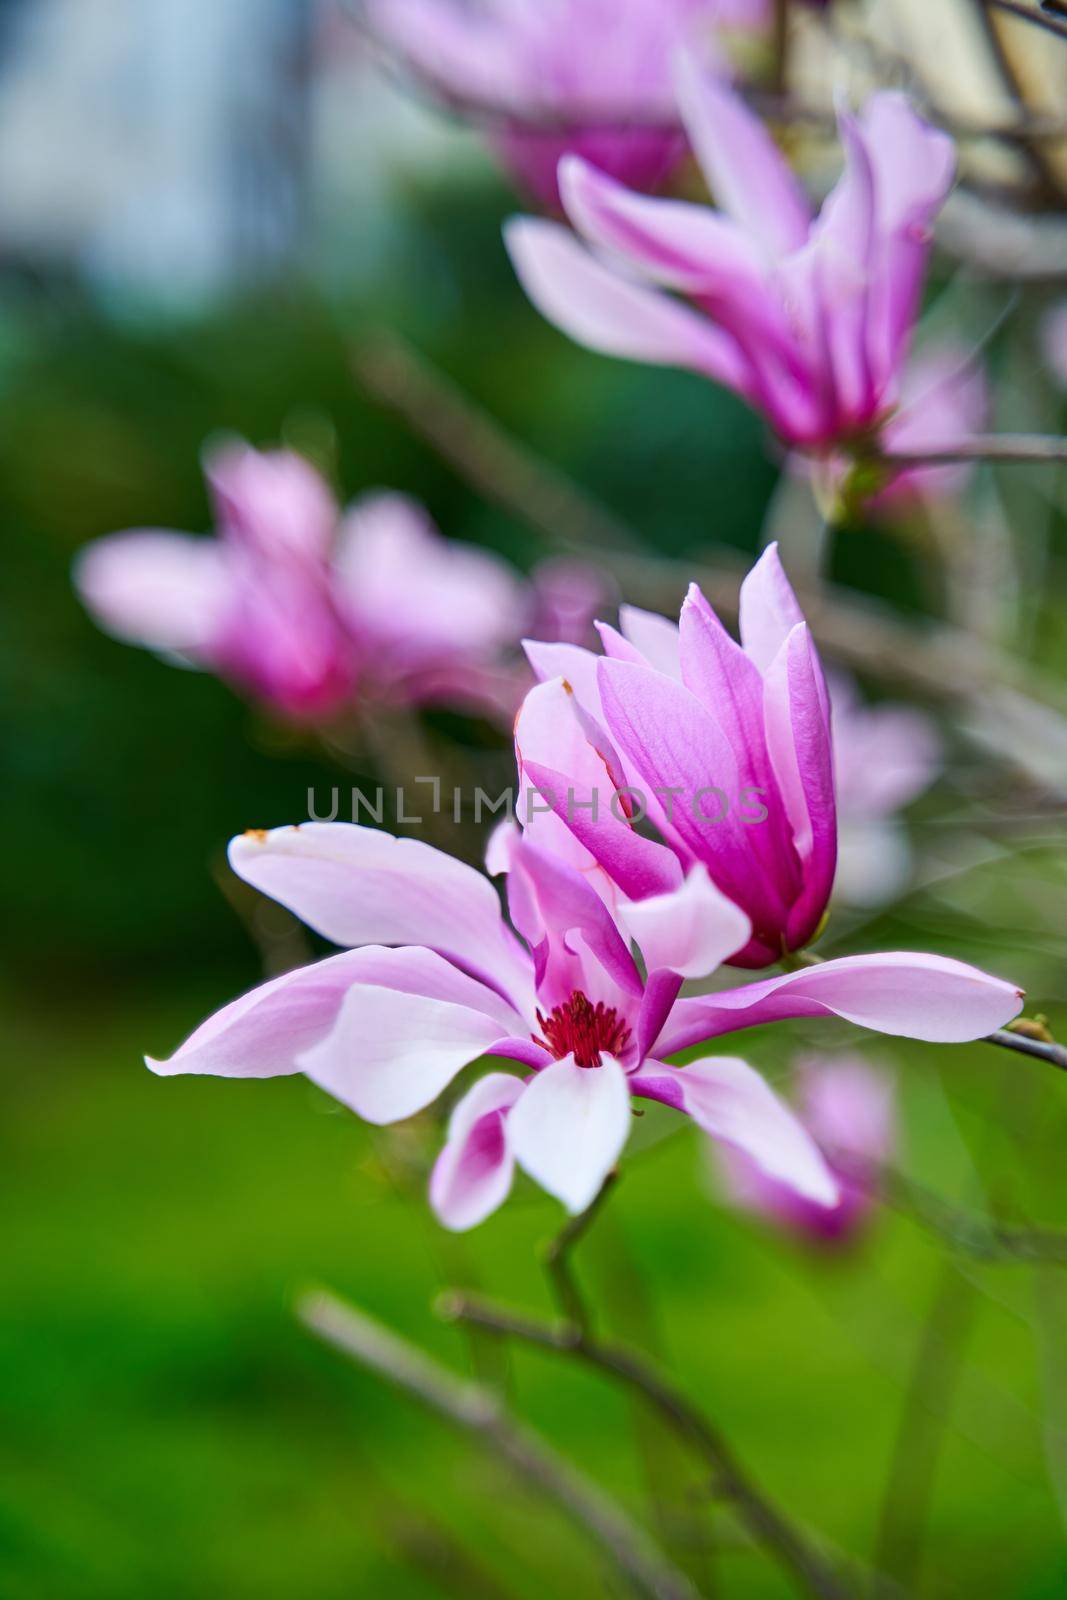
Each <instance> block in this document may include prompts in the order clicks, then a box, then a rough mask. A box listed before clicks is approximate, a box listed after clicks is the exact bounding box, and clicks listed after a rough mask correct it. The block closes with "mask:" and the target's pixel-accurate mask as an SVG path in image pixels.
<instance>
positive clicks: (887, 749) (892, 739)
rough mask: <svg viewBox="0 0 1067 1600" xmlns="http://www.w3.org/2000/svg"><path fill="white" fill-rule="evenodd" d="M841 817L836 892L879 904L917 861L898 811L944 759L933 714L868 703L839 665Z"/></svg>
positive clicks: (833, 695) (834, 693) (835, 698)
mask: <svg viewBox="0 0 1067 1600" xmlns="http://www.w3.org/2000/svg"><path fill="white" fill-rule="evenodd" d="M830 700H831V707H832V719H831V720H832V729H833V740H834V774H835V780H836V789H837V817H838V825H839V836H838V852H837V878H836V881H835V885H834V892H835V894H838V895H840V897H841V898H842V899H843V900H847V901H849V902H850V903H851V904H853V905H863V906H874V905H880V904H882V903H883V902H884V901H885V900H888V899H889V898H890V897H891V896H892V895H893V894H894V893H895V892H896V891H897V890H898V889H899V888H900V887H901V885H902V884H904V883H905V882H906V881H907V879H908V875H909V872H910V867H911V849H910V847H909V844H908V838H907V833H906V832H905V830H904V828H903V827H902V825H901V823H900V820H899V817H898V815H897V813H898V812H900V811H901V810H902V809H903V808H904V807H905V806H907V805H909V804H910V803H911V801H913V800H915V799H917V798H918V796H919V795H921V794H922V793H923V791H924V790H925V789H927V788H928V787H929V786H930V784H931V783H932V782H933V780H934V779H935V777H936V776H937V774H938V771H939V770H940V767H941V762H942V747H941V739H940V736H939V734H938V731H937V728H936V726H935V724H934V723H933V722H932V720H931V719H930V718H929V717H928V716H926V715H925V714H924V713H923V712H921V711H916V710H915V709H914V707H912V706H904V705H896V704H894V703H892V702H890V703H886V704H879V705H865V704H864V703H863V701H862V700H861V699H860V697H859V694H858V692H857V690H856V686H855V684H854V683H853V682H852V681H851V679H849V678H847V677H845V676H844V675H843V674H841V673H834V674H833V676H832V679H831V682H830Z"/></svg>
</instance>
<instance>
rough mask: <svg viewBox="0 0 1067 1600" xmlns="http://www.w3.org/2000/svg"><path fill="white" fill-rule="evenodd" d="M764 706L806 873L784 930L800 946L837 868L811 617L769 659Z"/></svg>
mask: <svg viewBox="0 0 1067 1600" xmlns="http://www.w3.org/2000/svg"><path fill="white" fill-rule="evenodd" d="M764 706H765V716H766V727H767V748H768V752H769V754H770V758H771V765H772V766H773V768H774V774H775V778H776V779H777V785H778V792H779V794H780V795H781V797H782V803H783V804H784V806H785V810H786V815H787V816H788V818H789V822H790V824H791V826H792V829H793V843H794V846H795V849H796V852H797V855H798V856H799V857H800V861H801V868H802V873H803V889H802V891H801V893H800V895H799V897H798V899H797V900H796V901H795V903H794V904H793V906H792V907H791V909H790V912H789V918H788V921H787V923H786V927H785V930H784V932H785V941H786V946H787V948H788V949H790V950H800V949H803V947H804V946H805V945H806V944H807V943H808V941H809V940H810V939H811V937H812V935H813V934H814V933H815V930H816V928H817V927H818V925H819V922H820V921H821V919H822V914H823V912H824V911H825V909H826V903H827V901H828V900H829V898H830V890H831V889H832V888H833V882H834V873H835V871H836V869H837V812H836V807H835V802H834V761H833V746H832V743H831V737H830V722H829V717H828V715H827V709H826V687H825V684H824V682H823V678H822V668H821V667H820V665H819V662H818V658H817V657H816V655H815V649H814V646H813V644H812V642H811V636H810V634H809V633H808V627H807V624H806V623H799V624H798V625H797V627H796V628H794V629H793V631H792V633H791V634H790V635H789V637H788V639H787V640H786V642H785V644H784V645H783V646H782V648H781V650H780V652H779V654H778V656H777V657H776V658H775V660H774V662H773V663H772V664H771V666H770V668H769V670H768V672H767V676H766V680H765V690H764Z"/></svg>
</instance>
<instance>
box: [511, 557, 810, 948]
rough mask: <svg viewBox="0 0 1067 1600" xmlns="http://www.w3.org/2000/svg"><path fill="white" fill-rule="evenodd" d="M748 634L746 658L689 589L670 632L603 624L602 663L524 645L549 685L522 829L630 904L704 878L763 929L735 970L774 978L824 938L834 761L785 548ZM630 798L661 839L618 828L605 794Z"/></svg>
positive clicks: (530, 738) (526, 763)
mask: <svg viewBox="0 0 1067 1600" xmlns="http://www.w3.org/2000/svg"><path fill="white" fill-rule="evenodd" d="M740 616H741V640H742V643H741V644H740V645H738V644H735V643H734V641H733V639H732V638H731V637H730V635H729V634H728V633H727V632H726V630H725V628H724V627H723V626H722V624H721V623H720V621H719V619H718V617H717V616H716V615H715V613H714V611H713V610H712V608H711V606H710V605H709V604H708V602H707V600H706V599H705V598H704V596H703V594H702V593H701V592H700V590H699V589H698V588H697V587H696V585H695V584H694V585H693V586H692V587H691V588H690V591H689V594H688V597H687V598H686V601H685V603H684V605H683V606H682V612H681V620H680V623H679V624H678V625H677V626H675V625H674V624H673V623H670V622H668V621H667V620H666V619H665V618H663V617H657V616H653V615H652V614H650V613H649V612H644V611H639V610H637V609H635V608H634V607H631V606H624V607H623V608H622V610H621V612H620V621H621V628H622V631H621V632H616V630H615V629H614V628H611V627H607V626H605V625H603V624H602V625H601V628H600V633H601V639H602V642H603V646H604V650H605V657H604V658H601V659H598V658H597V657H595V656H594V655H593V654H592V653H591V652H589V651H585V650H579V649H576V648H575V647H573V646H567V645H546V644H536V643H528V644H527V647H526V648H527V655H528V657H529V660H530V663H531V665H532V667H533V669H534V671H535V672H536V673H537V674H538V676H539V677H541V678H542V679H543V680H545V681H544V682H543V683H542V684H540V685H539V686H538V688H536V689H534V690H532V691H531V693H530V695H529V696H528V697H527V700H526V702H525V704H524V706H523V710H522V711H521V712H520V715H519V718H518V721H517V723H516V733H515V744H516V753H517V758H518V763H519V770H520V773H521V774H522V777H523V780H524V783H525V784H526V785H527V786H528V789H529V790H530V791H531V794H532V796H533V798H532V799H531V798H527V799H525V801H524V803H523V804H521V805H520V817H521V818H523V819H524V820H526V821H528V822H530V823H531V824H532V825H533V826H536V827H540V828H541V831H542V833H544V832H545V829H546V827H548V826H550V827H551V828H552V837H553V841H554V847H555V848H556V849H557V850H560V851H564V850H567V851H569V852H570V855H571V859H572V860H573V861H574V862H575V864H576V865H577V866H578V867H579V868H580V869H581V870H584V871H586V872H590V871H592V870H594V869H595V871H596V872H597V874H598V875H599V877H600V878H601V879H604V880H606V881H607V882H608V883H609V884H610V885H611V886H612V887H613V888H614V889H615V890H618V891H620V892H621V893H622V894H624V895H626V896H627V897H628V898H630V899H633V900H643V899H644V898H645V897H646V896H648V895H650V894H664V893H669V892H678V891H679V889H680V888H681V887H682V885H683V884H684V882H685V880H686V877H687V875H688V874H689V873H690V872H691V870H692V869H693V868H694V867H695V866H696V865H697V864H698V863H699V864H702V865H703V866H704V867H705V868H706V869H707V872H708V873H709V875H710V877H711V879H712V881H713V882H714V883H715V884H716V885H717V887H718V888H719V889H720V890H721V891H722V892H723V893H724V894H725V895H727V896H728V897H729V898H730V899H731V900H732V901H733V902H734V903H735V904H736V905H738V906H740V907H741V908H742V909H743V910H744V912H745V914H746V916H747V917H748V919H749V921H750V923H751V926H752V937H751V939H750V940H749V942H748V944H746V945H745V946H744V947H743V948H742V949H739V950H738V951H737V953H735V954H734V955H733V956H732V957H731V961H732V963H733V964H734V965H738V966H744V967H765V966H769V965H771V964H773V963H774V962H777V961H780V960H781V959H782V957H783V955H784V954H787V953H789V952H794V951H797V950H802V949H803V948H804V946H805V945H807V944H808V943H809V942H810V941H811V939H812V938H814V936H815V934H816V933H817V931H818V929H819V927H820V924H821V922H822V920H823V916H824V913H825V911H826V906H827V902H828V900H829V898H830V890H831V888H832V886H833V881H834V869H835V865H836V861H837V817H836V807H835V797H834V773H833V745H832V740H831V732H830V708H829V699H828V695H827V690H826V684H825V682H824V679H823V673H822V667H821V665H820V662H819V657H818V653H817V651H816V649H815V646H814V644H813V642H812V639H811V636H810V633H809V631H808V627H807V624H806V623H805V621H804V618H803V615H802V614H801V610H800V607H799V605H798V604H797V600H796V596H795V595H794V594H793V591H792V589H791V588H790V586H789V582H788V580H787V578H786V576H785V573H784V571H783V570H782V566H781V563H780V562H779V559H778V553H777V547H776V546H774V545H771V546H770V547H769V548H768V549H767V551H766V552H765V553H764V555H763V556H762V557H761V559H760V560H759V561H758V562H757V564H756V566H755V567H754V568H753V569H752V571H751V572H750V573H749V575H748V577H747V578H746V579H745V581H744V583H743V584H742V585H741V601H740ZM628 787H629V788H630V789H631V790H632V791H633V793H632V796H631V798H632V801H633V809H634V811H636V812H638V813H640V814H641V815H642V816H644V817H647V818H648V819H649V821H650V822H652V823H654V824H655V827H656V830H657V834H658V838H656V839H652V838H648V837H646V836H645V835H644V834H639V833H637V832H636V831H635V830H634V829H633V828H632V827H631V826H630V825H629V819H628V818H626V817H625V816H623V818H622V819H620V815H619V812H620V803H619V801H616V802H615V803H614V804H612V803H611V800H612V794H613V790H614V789H617V790H618V791H619V794H620V797H621V799H622V801H623V802H625V800H626V791H627V788H628ZM542 810H550V811H551V813H552V815H551V817H550V818H545V817H542V816H541V815H540V813H541V811H542ZM567 834H570V835H571V836H572V838H571V840H570V841H567V840H566V835H567ZM606 892H607V891H605V893H606Z"/></svg>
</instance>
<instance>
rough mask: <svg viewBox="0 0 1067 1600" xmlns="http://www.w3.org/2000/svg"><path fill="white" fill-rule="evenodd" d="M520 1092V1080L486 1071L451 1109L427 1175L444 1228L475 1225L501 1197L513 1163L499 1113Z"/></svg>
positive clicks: (508, 1185) (457, 1229) (502, 1115)
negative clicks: (440, 1146)
mask: <svg viewBox="0 0 1067 1600" xmlns="http://www.w3.org/2000/svg"><path fill="white" fill-rule="evenodd" d="M522 1092H523V1085H522V1080H521V1078H515V1077H512V1076H511V1075H510V1074H509V1073H506V1072H491V1073H489V1074H488V1076H487V1077H484V1078H480V1079H479V1080H478V1082H477V1083H476V1084H475V1085H474V1087H473V1089H471V1090H470V1091H469V1092H468V1093H467V1094H465V1095H464V1096H463V1099H462V1100H460V1101H459V1103H458V1104H457V1106H456V1108H455V1110H454V1111H453V1112H452V1116H451V1119H450V1121H449V1124H448V1138H447V1140H446V1142H445V1146H444V1149H443V1150H442V1151H441V1154H440V1155H439V1156H438V1158H437V1160H436V1162H435V1163H434V1169H433V1173H432V1174H431V1177H430V1204H431V1205H432V1206H433V1209H434V1210H435V1211H436V1213H437V1215H438V1217H439V1218H440V1220H441V1221H442V1222H443V1223H444V1225H445V1227H446V1228H451V1229H452V1230H453V1231H454V1232H457V1233H458V1232H463V1231H465V1230H466V1229H467V1228H474V1227H477V1225H478V1223H479V1222H484V1221H485V1219H486V1217H488V1216H489V1215H490V1214H491V1213H492V1212H494V1211H495V1210H496V1209H497V1207H498V1206H499V1205H500V1204H501V1203H502V1202H503V1201H504V1200H506V1199H507V1195H508V1191H509V1189H510V1188H511V1179H512V1173H513V1171H514V1167H515V1161H514V1157H513V1156H512V1154H511V1145H510V1142H509V1140H508V1134H507V1117H506V1115H505V1113H506V1112H507V1111H509V1110H510V1108H511V1107H512V1106H513V1105H514V1104H515V1102H516V1100H517V1099H518V1098H519V1096H520V1095H521V1094H522Z"/></svg>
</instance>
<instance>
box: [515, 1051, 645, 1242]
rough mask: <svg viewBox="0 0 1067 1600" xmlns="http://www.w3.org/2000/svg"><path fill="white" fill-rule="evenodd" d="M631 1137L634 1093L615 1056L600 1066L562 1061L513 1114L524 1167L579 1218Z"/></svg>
mask: <svg viewBox="0 0 1067 1600" xmlns="http://www.w3.org/2000/svg"><path fill="white" fill-rule="evenodd" d="M629 1133H630V1090H629V1087H628V1085H627V1080H626V1074H625V1072H623V1070H622V1068H621V1067H620V1065H619V1063H618V1062H617V1061H616V1060H614V1059H613V1057H611V1056H604V1057H603V1059H602V1062H601V1065H600V1066H599V1067H579V1066H577V1065H576V1064H575V1060H574V1057H573V1056H567V1057H565V1059H564V1060H562V1061H556V1062H554V1063H553V1065H552V1066H550V1067H546V1068H545V1070H544V1071H543V1072H540V1073H538V1075H537V1077H536V1078H534V1079H533V1081H532V1082H531V1083H529V1084H527V1086H526V1089H525V1091H524V1093H523V1095H522V1098H521V1099H520V1100H519V1101H518V1103H517V1104H516V1105H515V1107H514V1109H513V1110H512V1111H511V1112H510V1113H509V1115H508V1134H509V1137H510V1139H511V1148H512V1150H513V1152H514V1155H515V1159H516V1161H518V1163H519V1165H520V1166H521V1167H522V1168H523V1169H524V1170H525V1171H526V1172H528V1173H529V1175H530V1177H531V1178H533V1179H534V1181H535V1182H536V1183H539V1184H540V1185H541V1187H542V1188H543V1189H547V1190H548V1193H549V1194H551V1195H554V1196H555V1198H556V1199H557V1200H561V1201H562V1202H563V1204H564V1205H565V1206H566V1208H567V1210H568V1211H570V1212H571V1213H572V1214H574V1215H577V1214H578V1213H579V1212H581V1211H584V1210H585V1208H586V1206H588V1205H590V1204H591V1203H592V1201H593V1200H594V1199H595V1198H596V1196H597V1194H598V1193H599V1191H600V1188H601V1186H602V1185H603V1182H604V1179H605V1178H606V1177H607V1175H608V1173H609V1172H610V1171H611V1169H612V1167H613V1166H614V1165H615V1163H616V1161H617V1160H618V1159H619V1156H620V1155H621V1154H622V1149H623V1146H624V1145H625V1143H626V1140H627V1138H628V1137H629Z"/></svg>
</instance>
